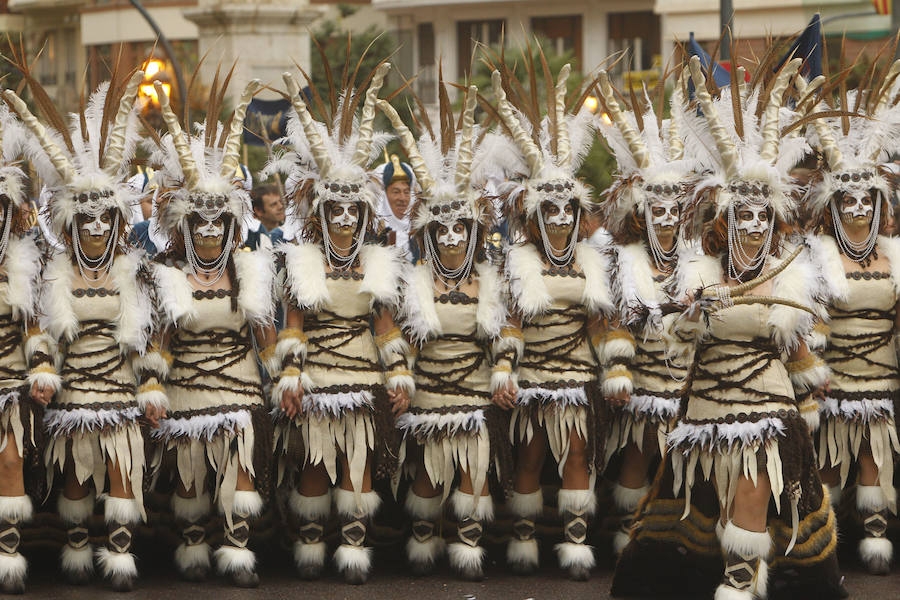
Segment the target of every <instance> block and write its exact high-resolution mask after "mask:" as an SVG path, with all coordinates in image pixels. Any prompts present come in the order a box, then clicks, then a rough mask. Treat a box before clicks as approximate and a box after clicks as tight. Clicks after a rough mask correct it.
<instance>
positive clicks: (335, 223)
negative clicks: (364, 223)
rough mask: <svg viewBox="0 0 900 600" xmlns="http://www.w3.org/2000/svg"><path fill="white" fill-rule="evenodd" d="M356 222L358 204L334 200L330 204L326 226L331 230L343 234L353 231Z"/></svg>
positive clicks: (357, 218) (357, 219)
mask: <svg viewBox="0 0 900 600" xmlns="http://www.w3.org/2000/svg"><path fill="white" fill-rule="evenodd" d="M358 223H359V206H358V205H357V204H356V203H354V202H335V203H334V204H332V205H331V209H330V210H329V214H328V228H329V229H330V230H331V231H332V232H335V233H343V234H346V233H348V232H353V231H355V230H356V225H357V224H358ZM348 230H349V231H348Z"/></svg>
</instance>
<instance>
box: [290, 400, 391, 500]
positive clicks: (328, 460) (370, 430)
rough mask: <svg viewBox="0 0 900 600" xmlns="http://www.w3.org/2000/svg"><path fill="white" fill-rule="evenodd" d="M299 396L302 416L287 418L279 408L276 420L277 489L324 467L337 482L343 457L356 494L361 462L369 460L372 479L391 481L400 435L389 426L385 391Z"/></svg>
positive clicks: (361, 482)
mask: <svg viewBox="0 0 900 600" xmlns="http://www.w3.org/2000/svg"><path fill="white" fill-rule="evenodd" d="M334 387H335V388H339V389H329V388H318V389H316V390H315V391H314V392H307V393H305V394H304V396H303V402H302V411H301V413H300V414H298V415H297V416H296V417H295V418H293V419H288V418H287V417H286V416H284V414H283V413H282V412H281V410H280V409H275V410H274V411H272V416H273V418H274V421H275V456H276V459H277V461H278V467H277V468H278V484H279V485H290V486H293V485H295V484H296V479H297V477H298V475H299V471H300V470H302V469H303V468H305V467H306V466H313V465H319V464H321V465H323V466H324V467H325V470H326V471H327V472H328V476H329V477H330V478H331V482H332V484H335V483H337V480H338V459H339V457H340V456H342V455H343V456H345V457H346V459H347V464H348V465H349V466H350V472H349V473H345V474H344V476H345V477H347V478H348V479H349V481H350V484H351V485H352V487H353V490H354V491H355V492H356V493H361V491H362V484H363V476H364V474H365V468H366V461H367V459H368V458H369V456H370V455H373V458H374V465H373V466H374V471H373V475H374V476H375V478H377V479H387V480H390V478H391V475H392V474H393V472H394V470H395V469H396V465H397V457H398V455H399V446H400V436H399V433H398V431H397V429H396V427H395V426H394V422H393V415H392V413H391V408H390V403H389V402H388V398H387V391H386V390H385V388H384V386H381V385H378V386H359V387H358V389H357V388H356V386H334Z"/></svg>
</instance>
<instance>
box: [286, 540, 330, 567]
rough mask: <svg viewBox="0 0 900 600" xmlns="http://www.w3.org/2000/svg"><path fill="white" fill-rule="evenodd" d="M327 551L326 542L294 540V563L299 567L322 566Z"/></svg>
mask: <svg viewBox="0 0 900 600" xmlns="http://www.w3.org/2000/svg"><path fill="white" fill-rule="evenodd" d="M327 552H328V547H327V546H326V544H325V542H315V543H313V544H307V543H304V542H302V541H300V540H297V541H296V542H294V564H295V565H297V566H298V567H309V566H317V567H319V566H322V565H324V564H325V555H326V553H327Z"/></svg>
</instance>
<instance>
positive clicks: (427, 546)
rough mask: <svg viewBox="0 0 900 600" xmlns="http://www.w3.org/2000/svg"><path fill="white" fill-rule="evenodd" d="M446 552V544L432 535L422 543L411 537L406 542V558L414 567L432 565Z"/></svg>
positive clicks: (440, 538) (442, 539) (438, 537)
mask: <svg viewBox="0 0 900 600" xmlns="http://www.w3.org/2000/svg"><path fill="white" fill-rule="evenodd" d="M446 550H447V543H446V542H445V541H444V538H442V537H440V536H438V535H433V536H431V537H430V538H428V540H426V541H424V542H420V541H419V540H417V539H416V538H415V537H413V536H410V538H409V539H408V540H406V557H407V559H409V562H411V563H412V564H414V565H426V566H430V565H433V564H434V563H436V562H437V560H438V559H439V558H440V557H441V556H442V555H443V554H444V552H446Z"/></svg>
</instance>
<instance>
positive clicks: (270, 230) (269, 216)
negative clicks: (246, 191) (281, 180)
mask: <svg viewBox="0 0 900 600" xmlns="http://www.w3.org/2000/svg"><path fill="white" fill-rule="evenodd" d="M250 201H251V202H252V203H253V216H254V217H256V219H257V220H258V221H259V223H260V227H259V228H257V229H256V231H253V230H252V229H251V231H249V232H248V233H247V240H246V242H245V243H246V245H247V246H248V247H249V248H251V249H254V250H255V249H256V248H257V246H258V245H259V240H260V238H261V236H266V237H267V238H268V239H269V240H270V241H271V242H272V244H276V243H278V242H279V241H281V238H282V235H281V229H280V227H281V226H282V225H284V201H283V200H282V198H281V190H279V189H278V186H276V185H269V184H266V185H258V186H256V187H255V188H253V189H252V190H251V191H250Z"/></svg>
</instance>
